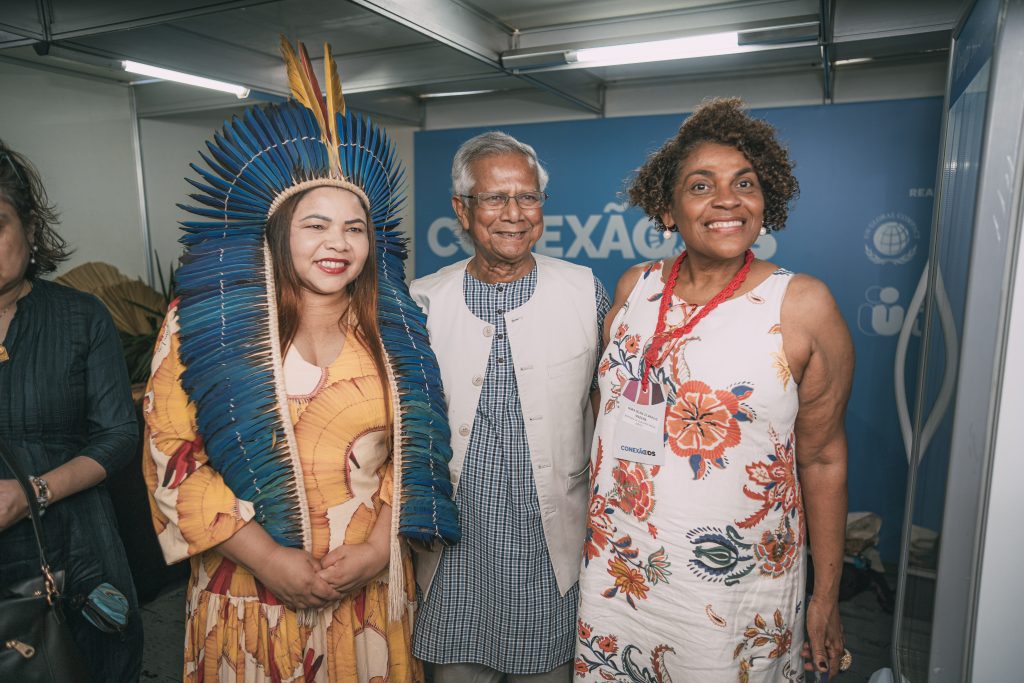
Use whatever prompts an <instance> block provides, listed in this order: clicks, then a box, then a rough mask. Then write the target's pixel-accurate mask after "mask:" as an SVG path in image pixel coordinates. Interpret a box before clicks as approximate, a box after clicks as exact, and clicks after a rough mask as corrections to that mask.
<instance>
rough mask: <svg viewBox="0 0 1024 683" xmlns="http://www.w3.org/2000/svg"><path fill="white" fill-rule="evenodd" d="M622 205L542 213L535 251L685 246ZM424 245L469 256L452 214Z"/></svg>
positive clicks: (765, 247)
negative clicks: (630, 216) (629, 219)
mask: <svg viewBox="0 0 1024 683" xmlns="http://www.w3.org/2000/svg"><path fill="white" fill-rule="evenodd" d="M622 206H623V205H620V204H614V203H609V204H608V205H607V206H605V213H604V214H593V215H590V216H587V217H586V218H581V217H580V216H577V215H575V214H567V215H564V216H560V215H554V216H545V217H544V232H543V234H541V236H540V239H539V240H537V245H536V246H535V247H534V250H535V251H536V252H537V253H538V254H544V255H545V256H552V257H554V258H568V259H580V258H587V259H609V258H621V259H623V260H624V261H633V260H636V259H638V258H641V259H647V260H652V261H653V260H656V259H664V258H669V257H671V256H674V255H675V254H678V253H679V251H681V250H682V248H683V246H684V245H683V243H682V241H681V240H680V239H679V234H678V233H675V232H673V233H670V234H669V236H668V239H666V238H665V236H664V234H663V233H662V232H661V231H659V230H655V229H654V226H653V225H652V223H651V221H650V220H649V219H647V218H646V217H642V218H640V219H639V220H638V221H637V222H636V223H634V224H633V225H632V228H631V227H630V226H629V224H628V223H626V217H625V216H624V215H622V213H621V210H622ZM427 248H428V249H430V251H431V252H432V253H433V254H434V255H435V256H440V257H441V258H451V257H453V256H458V257H462V256H472V255H473V253H474V249H473V242H472V241H471V240H470V239H469V236H468V235H467V234H466V231H465V230H463V229H462V226H461V225H459V222H458V221H457V220H456V219H455V218H449V217H442V218H438V219H436V220H435V221H434V222H433V223H431V224H430V227H429V228H427ZM753 250H754V255H755V256H757V258H759V259H763V260H768V259H770V258H772V257H773V256H774V255H775V252H776V251H777V250H778V242H776V240H775V237H774V236H773V235H772V234H771V233H769V234H767V235H762V236H761V237H759V238H758V240H757V242H755V243H754V246H753Z"/></svg>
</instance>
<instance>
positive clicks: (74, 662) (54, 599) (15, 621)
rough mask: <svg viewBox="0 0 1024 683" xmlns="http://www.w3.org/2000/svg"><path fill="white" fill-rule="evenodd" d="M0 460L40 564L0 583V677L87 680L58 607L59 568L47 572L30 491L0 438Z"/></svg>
mask: <svg viewBox="0 0 1024 683" xmlns="http://www.w3.org/2000/svg"><path fill="white" fill-rule="evenodd" d="M0 459H2V460H3V461H4V463H5V464H6V465H7V467H8V468H9V469H10V470H11V472H13V473H14V477H15V478H16V479H17V480H18V483H19V484H21V487H22V488H23V489H24V490H25V497H26V498H28V503H29V514H30V516H31V519H32V529H33V530H34V531H35V535H36V546H37V549H38V551H39V569H40V575H39V576H37V577H35V578H31V579H24V580H22V581H17V582H15V583H12V584H10V585H7V586H0V681H17V683H36V682H40V683H42V682H47V683H50V682H52V683H65V682H66V681H67V682H70V683H88V681H89V674H88V671H87V670H86V668H85V664H84V663H83V662H82V659H81V657H80V656H79V654H78V648H77V646H76V645H75V640H74V638H73V636H72V635H71V631H70V629H69V628H68V625H67V623H66V621H65V618H64V614H63V613H62V612H61V606H60V602H61V591H62V590H63V588H64V572H63V571H56V572H55V571H52V570H51V569H50V564H49V562H47V561H46V551H45V544H44V543H43V525H42V523H41V522H40V520H39V504H38V503H37V502H36V497H35V492H34V491H33V489H32V486H31V484H29V481H28V478H27V477H25V473H24V472H22V471H21V468H20V467H19V466H18V464H17V463H16V462H15V461H14V458H13V457H12V456H11V454H10V452H9V451H8V450H7V447H6V446H5V445H4V443H3V442H2V441H0ZM0 538H2V537H0Z"/></svg>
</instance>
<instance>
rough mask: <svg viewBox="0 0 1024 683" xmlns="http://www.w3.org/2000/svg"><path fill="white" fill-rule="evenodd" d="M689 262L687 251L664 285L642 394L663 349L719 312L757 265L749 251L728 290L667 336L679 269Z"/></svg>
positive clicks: (714, 297)
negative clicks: (668, 320)
mask: <svg viewBox="0 0 1024 683" xmlns="http://www.w3.org/2000/svg"><path fill="white" fill-rule="evenodd" d="M685 258H686V251H685V250H684V251H683V253H681V254H680V255H679V256H678V257H677V258H676V262H675V263H673V264H672V270H671V271H670V272H669V275H668V280H666V281H665V288H664V289H663V290H662V292H661V307H660V308H659V310H658V324H657V325H656V326H655V328H654V336H653V337H651V345H650V346H648V347H647V351H645V352H644V375H643V379H642V381H641V382H640V389H641V390H642V391H646V390H647V386H648V378H647V376H648V373H649V372H650V369H651V368H652V367H655V366H658V365H661V364H662V363H664V362H665V355H666V354H667V352H666V354H662V353H661V349H662V348H663V347H664V346H665V344H667V343H668V342H670V341H672V340H674V339H679V337H682V336H683V335H685V334H689V333H690V332H691V331H692V330H693V328H694V327H696V326H697V323H699V322H700V321H701V320H703V319H704V316H706V315H707V314H708V313H710V312H711V311H713V310H715V309H716V308H718V304H720V303H722V302H723V301H725V300H726V299H728V298H729V297H731V296H732V295H733V294H735V293H736V290H737V289H739V288H740V285H742V284H743V281H744V280H746V279H747V273H749V272H750V264H751V263H753V262H754V252H752V251H751V250H750V249H747V252H746V254H744V255H743V266H742V267H741V268H740V270H739V272H738V273H736V275H734V276H733V278H732V280H730V281H729V284H727V285H726V286H725V289H723V290H722V291H721V292H719V293H718V294H716V295H715V296H713V297H712V298H711V301H709V302H707V303H706V304H704V306H702V307H701V309H700V310H699V311H698V312H697V314H696V315H694V316H693V317H692V318H690V320H689V321H688V322H687V323H686V324H685V325H683V326H682V327H677V328H676V329H674V330H672V331H671V332H669V333H668V334H666V333H665V316H666V314H667V313H668V309H669V306H671V305H672V292H673V291H674V290H675V288H676V282H677V281H678V280H679V267H680V266H682V265H683V260H684V259H685Z"/></svg>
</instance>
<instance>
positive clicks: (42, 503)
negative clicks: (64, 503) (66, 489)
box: [28, 477, 50, 515]
mask: <svg viewBox="0 0 1024 683" xmlns="http://www.w3.org/2000/svg"><path fill="white" fill-rule="evenodd" d="M28 480H29V481H30V482H32V483H33V484H35V487H36V489H37V490H38V491H39V493H37V494H36V503H37V504H38V505H39V514H40V515H41V514H43V513H44V512H46V507H47V506H48V505H49V504H50V485H49V484H47V483H46V480H45V479H43V478H42V477H29V478H28Z"/></svg>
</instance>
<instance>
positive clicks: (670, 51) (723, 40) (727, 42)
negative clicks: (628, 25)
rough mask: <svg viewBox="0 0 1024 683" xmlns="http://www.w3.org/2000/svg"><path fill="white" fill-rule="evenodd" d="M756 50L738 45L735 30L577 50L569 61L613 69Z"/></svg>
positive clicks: (737, 35)
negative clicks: (644, 63) (614, 66)
mask: <svg viewBox="0 0 1024 683" xmlns="http://www.w3.org/2000/svg"><path fill="white" fill-rule="evenodd" d="M757 49H759V48H758V47H755V46H748V45H740V44H739V34H738V33H737V32H736V31H730V32H727V33H708V34H706V35H702V36H687V37H686V38H671V39H669V40H655V41H651V42H647V43H632V44H628V45H609V46H607V47H588V48H581V49H579V50H575V51H574V52H572V53H570V60H571V61H574V62H576V63H577V64H587V65H589V66H613V65H618V64H640V63H643V62H661V61H666V60H670V59H691V58H693V57H711V56H714V55H730V54H736V53H739V52H752V51H754V50H757ZM573 57H575V59H573Z"/></svg>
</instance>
